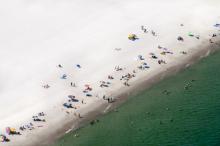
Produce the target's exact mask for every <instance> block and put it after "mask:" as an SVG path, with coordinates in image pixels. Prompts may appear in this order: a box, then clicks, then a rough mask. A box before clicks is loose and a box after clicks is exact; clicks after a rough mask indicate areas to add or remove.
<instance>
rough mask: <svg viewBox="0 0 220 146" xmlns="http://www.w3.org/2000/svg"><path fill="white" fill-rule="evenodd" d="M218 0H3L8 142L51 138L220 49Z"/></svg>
mask: <svg viewBox="0 0 220 146" xmlns="http://www.w3.org/2000/svg"><path fill="white" fill-rule="evenodd" d="M215 2H216V3H215ZM217 4H218V2H217V0H215V1H214V2H207V1H205V0H195V1H193V2H192V1H190V0H187V1H181V2H176V1H175V0H169V1H162V0H156V1H149V2H146V1H138V2H137V1H132V0H122V1H120V2H119V1H116V0H106V1H102V2H96V1H89V2H87V1H81V0H74V1H68V2H66V1H65V2H63V1H62V2H61V1H56V2H54V1H50V2H48V3H46V2H44V1H39V2H26V1H24V0H22V1H20V2H18V3H17V4H16V5H14V8H13V9H11V3H10V2H3V1H2V2H1V5H2V6H3V7H5V9H4V10H3V12H4V11H7V13H5V14H4V15H3V16H4V18H3V23H2V24H0V25H1V27H0V29H1V30H2V31H3V30H4V31H3V32H4V33H2V34H0V37H1V38H2V40H5V41H3V42H2V43H0V45H1V51H2V54H3V55H2V56H1V62H2V63H1V64H0V67H1V70H2V71H1V76H0V80H1V82H0V87H1V88H0V96H1V101H2V102H1V103H0V109H1V111H2V112H0V134H2V135H1V136H0V138H2V141H3V142H1V143H0V145H3V146H21V145H22V146H35V145H36V146H39V145H49V144H51V143H53V142H54V141H56V140H57V139H59V138H60V137H62V136H64V135H65V133H69V132H70V131H71V129H72V130H73V131H74V130H76V129H79V128H81V127H83V126H84V125H86V124H88V123H89V122H90V121H92V120H93V119H95V118H98V117H100V116H102V115H103V114H106V113H108V112H109V111H112V110H113V109H115V108H116V107H118V106H120V105H121V104H123V103H124V102H126V101H127V99H128V98H129V97H130V96H132V95H135V94H138V93H139V92H141V91H143V90H146V89H149V88H150V87H152V86H153V85H155V84H157V83H158V82H160V81H162V80H163V79H164V78H168V77H170V76H172V75H175V74H177V73H178V72H181V71H182V70H184V69H185V68H187V67H189V66H191V65H192V64H194V63H196V62H198V61H199V60H200V59H201V58H203V57H206V56H208V55H209V54H211V53H213V52H215V51H218V49H220V22H219V18H220V16H219V12H220V11H219V8H218V5H217ZM219 4H220V3H219ZM8 8H10V10H11V11H8ZM20 8H22V11H21V9H20ZM82 8H84V9H82ZM155 8H156V9H155ZM161 10H166V11H161ZM79 14H80V15H79ZM143 14H144V15H143ZM13 16H14V17H13ZM51 16H53V17H51ZM8 18H11V19H8ZM36 22H37V23H36ZM8 24H12V26H8ZM12 28H14V29H12ZM14 30H16V31H14ZM5 34H7V35H5ZM12 36H14V37H12ZM3 38H4V39H3ZM9 56H10V57H9ZM112 101H113V102H112ZM9 126H10V127H9ZM4 137H6V138H9V140H10V142H7V139H5V138H4Z"/></svg>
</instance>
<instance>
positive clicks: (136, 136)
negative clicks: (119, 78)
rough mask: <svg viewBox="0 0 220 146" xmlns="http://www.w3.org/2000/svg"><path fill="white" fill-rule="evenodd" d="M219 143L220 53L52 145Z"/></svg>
mask: <svg viewBox="0 0 220 146" xmlns="http://www.w3.org/2000/svg"><path fill="white" fill-rule="evenodd" d="M165 90H166V91H167V92H163V91H165ZM75 134H77V135H78V137H75V136H74V135H75ZM218 145H220V52H218V53H215V54H213V55H211V56H209V57H208V58H205V59H202V60H201V61H200V62H199V63H197V64H196V65H194V66H192V67H190V68H189V69H187V70H185V71H183V72H181V73H179V74H177V75H175V76H172V77H170V78H168V79H165V80H163V81H162V82H160V83H158V84H157V85H154V86H153V87H152V88H150V89H148V90H145V91H143V92H141V93H139V94H138V95H136V96H135V97H131V98H129V100H128V101H127V102H126V103H124V104H123V105H122V106H120V107H119V108H117V111H112V112H110V113H109V114H107V115H105V116H103V117H101V118H99V122H97V123H95V124H93V125H91V124H89V125H87V126H85V127H84V128H81V129H79V130H77V131H75V132H72V133H69V134H67V135H65V136H64V137H63V138H61V139H60V140H58V141H57V143H56V144H54V145H52V146H218Z"/></svg>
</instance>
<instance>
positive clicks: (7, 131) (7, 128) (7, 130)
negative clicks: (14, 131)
mask: <svg viewBox="0 0 220 146" xmlns="http://www.w3.org/2000/svg"><path fill="white" fill-rule="evenodd" d="M5 130H6V133H7V134H8V135H9V134H10V133H11V130H10V127H6V128H5Z"/></svg>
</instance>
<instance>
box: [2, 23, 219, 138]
mask: <svg viewBox="0 0 220 146" xmlns="http://www.w3.org/2000/svg"><path fill="white" fill-rule="evenodd" d="M183 26H184V25H183V24H181V27H183ZM214 26H215V27H217V28H218V30H219V28H220V24H216V25H214ZM141 30H142V31H143V32H144V33H148V32H151V34H152V35H153V36H154V37H158V35H157V34H156V32H155V31H153V30H148V29H147V28H146V27H145V26H141ZM218 35H219V34H217V33H214V34H212V35H211V36H210V39H209V42H210V43H214V40H213V39H214V38H216V37H217V36H218ZM188 36H189V37H195V38H196V39H200V36H199V35H194V34H193V33H191V32H190V33H189V34H188ZM128 39H129V40H131V41H136V40H138V39H139V37H138V36H137V35H136V34H131V35H129V37H128ZM177 40H178V41H181V42H183V41H184V40H185V39H184V38H183V37H182V36H178V37H177ZM158 49H159V50H161V53H160V54H155V53H150V54H149V55H150V57H149V59H153V60H155V61H157V62H158V64H159V65H162V64H166V61H165V60H163V59H161V58H160V56H161V55H163V56H165V55H172V54H173V52H172V51H171V50H170V49H168V48H165V47H162V46H160V45H159V46H158ZM115 50H117V51H120V50H121V48H117V49H115ZM180 53H181V54H185V55H186V54H187V52H186V51H181V52H180ZM138 60H139V61H140V65H139V66H137V69H140V70H146V69H149V68H150V65H149V64H148V63H147V62H146V59H145V58H144V56H143V55H139V56H138ZM76 67H77V68H78V69H81V68H82V66H81V65H79V64H77V65H76ZM58 68H60V69H64V67H63V65H61V64H58ZM114 71H116V72H117V74H121V78H118V79H117V78H116V77H115V76H114V75H108V76H107V78H106V80H105V81H100V84H99V87H100V88H108V87H110V86H111V85H112V82H114V80H119V81H122V84H123V85H124V86H127V87H129V86H130V83H129V81H130V80H131V79H133V78H135V77H136V76H137V71H136V69H133V71H132V72H130V71H127V72H126V68H124V67H121V66H119V65H117V66H115V68H114ZM61 79H64V80H65V79H67V74H63V75H62V76H61ZM70 86H71V87H76V84H75V83H73V82H70ZM42 87H43V88H45V89H49V88H50V85H48V84H45V85H43V86H42ZM189 87H190V84H189V85H186V86H185V89H188V88H189ZM92 90H93V88H92V87H91V85H85V88H84V89H83V90H82V93H83V94H84V95H85V97H84V98H83V99H82V100H81V103H82V104H86V102H85V100H86V97H93V94H92V93H91V92H92ZM164 93H165V94H168V92H167V91H164ZM103 100H107V101H108V103H111V102H113V101H114V98H113V97H106V95H103ZM78 102H79V99H77V98H76V97H75V96H74V95H69V96H68V100H67V101H66V102H64V103H63V107H65V108H66V110H76V109H77V108H76V106H74V104H76V103H78ZM67 113H68V112H67ZM45 115H46V114H45V113H44V112H40V113H38V115H35V116H33V117H32V120H33V121H32V122H30V123H28V124H25V125H22V126H20V128H19V130H20V131H25V130H33V129H35V128H36V126H35V123H33V122H42V123H43V122H46V119H45ZM74 115H75V116H77V117H78V118H82V116H81V115H80V113H76V112H74ZM42 126H43V125H40V126H39V125H38V126H37V127H42ZM9 130H10V129H9ZM12 133H13V132H12ZM19 133H20V132H19ZM15 134H18V132H17V131H16V132H15ZM0 138H1V139H0V140H1V142H7V141H10V140H9V139H8V137H7V136H6V135H3V134H1V135H0Z"/></svg>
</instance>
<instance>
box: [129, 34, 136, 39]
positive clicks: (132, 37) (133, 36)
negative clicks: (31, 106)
mask: <svg viewBox="0 0 220 146" xmlns="http://www.w3.org/2000/svg"><path fill="white" fill-rule="evenodd" d="M128 39H129V40H135V39H136V35H135V34H129V35H128Z"/></svg>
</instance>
